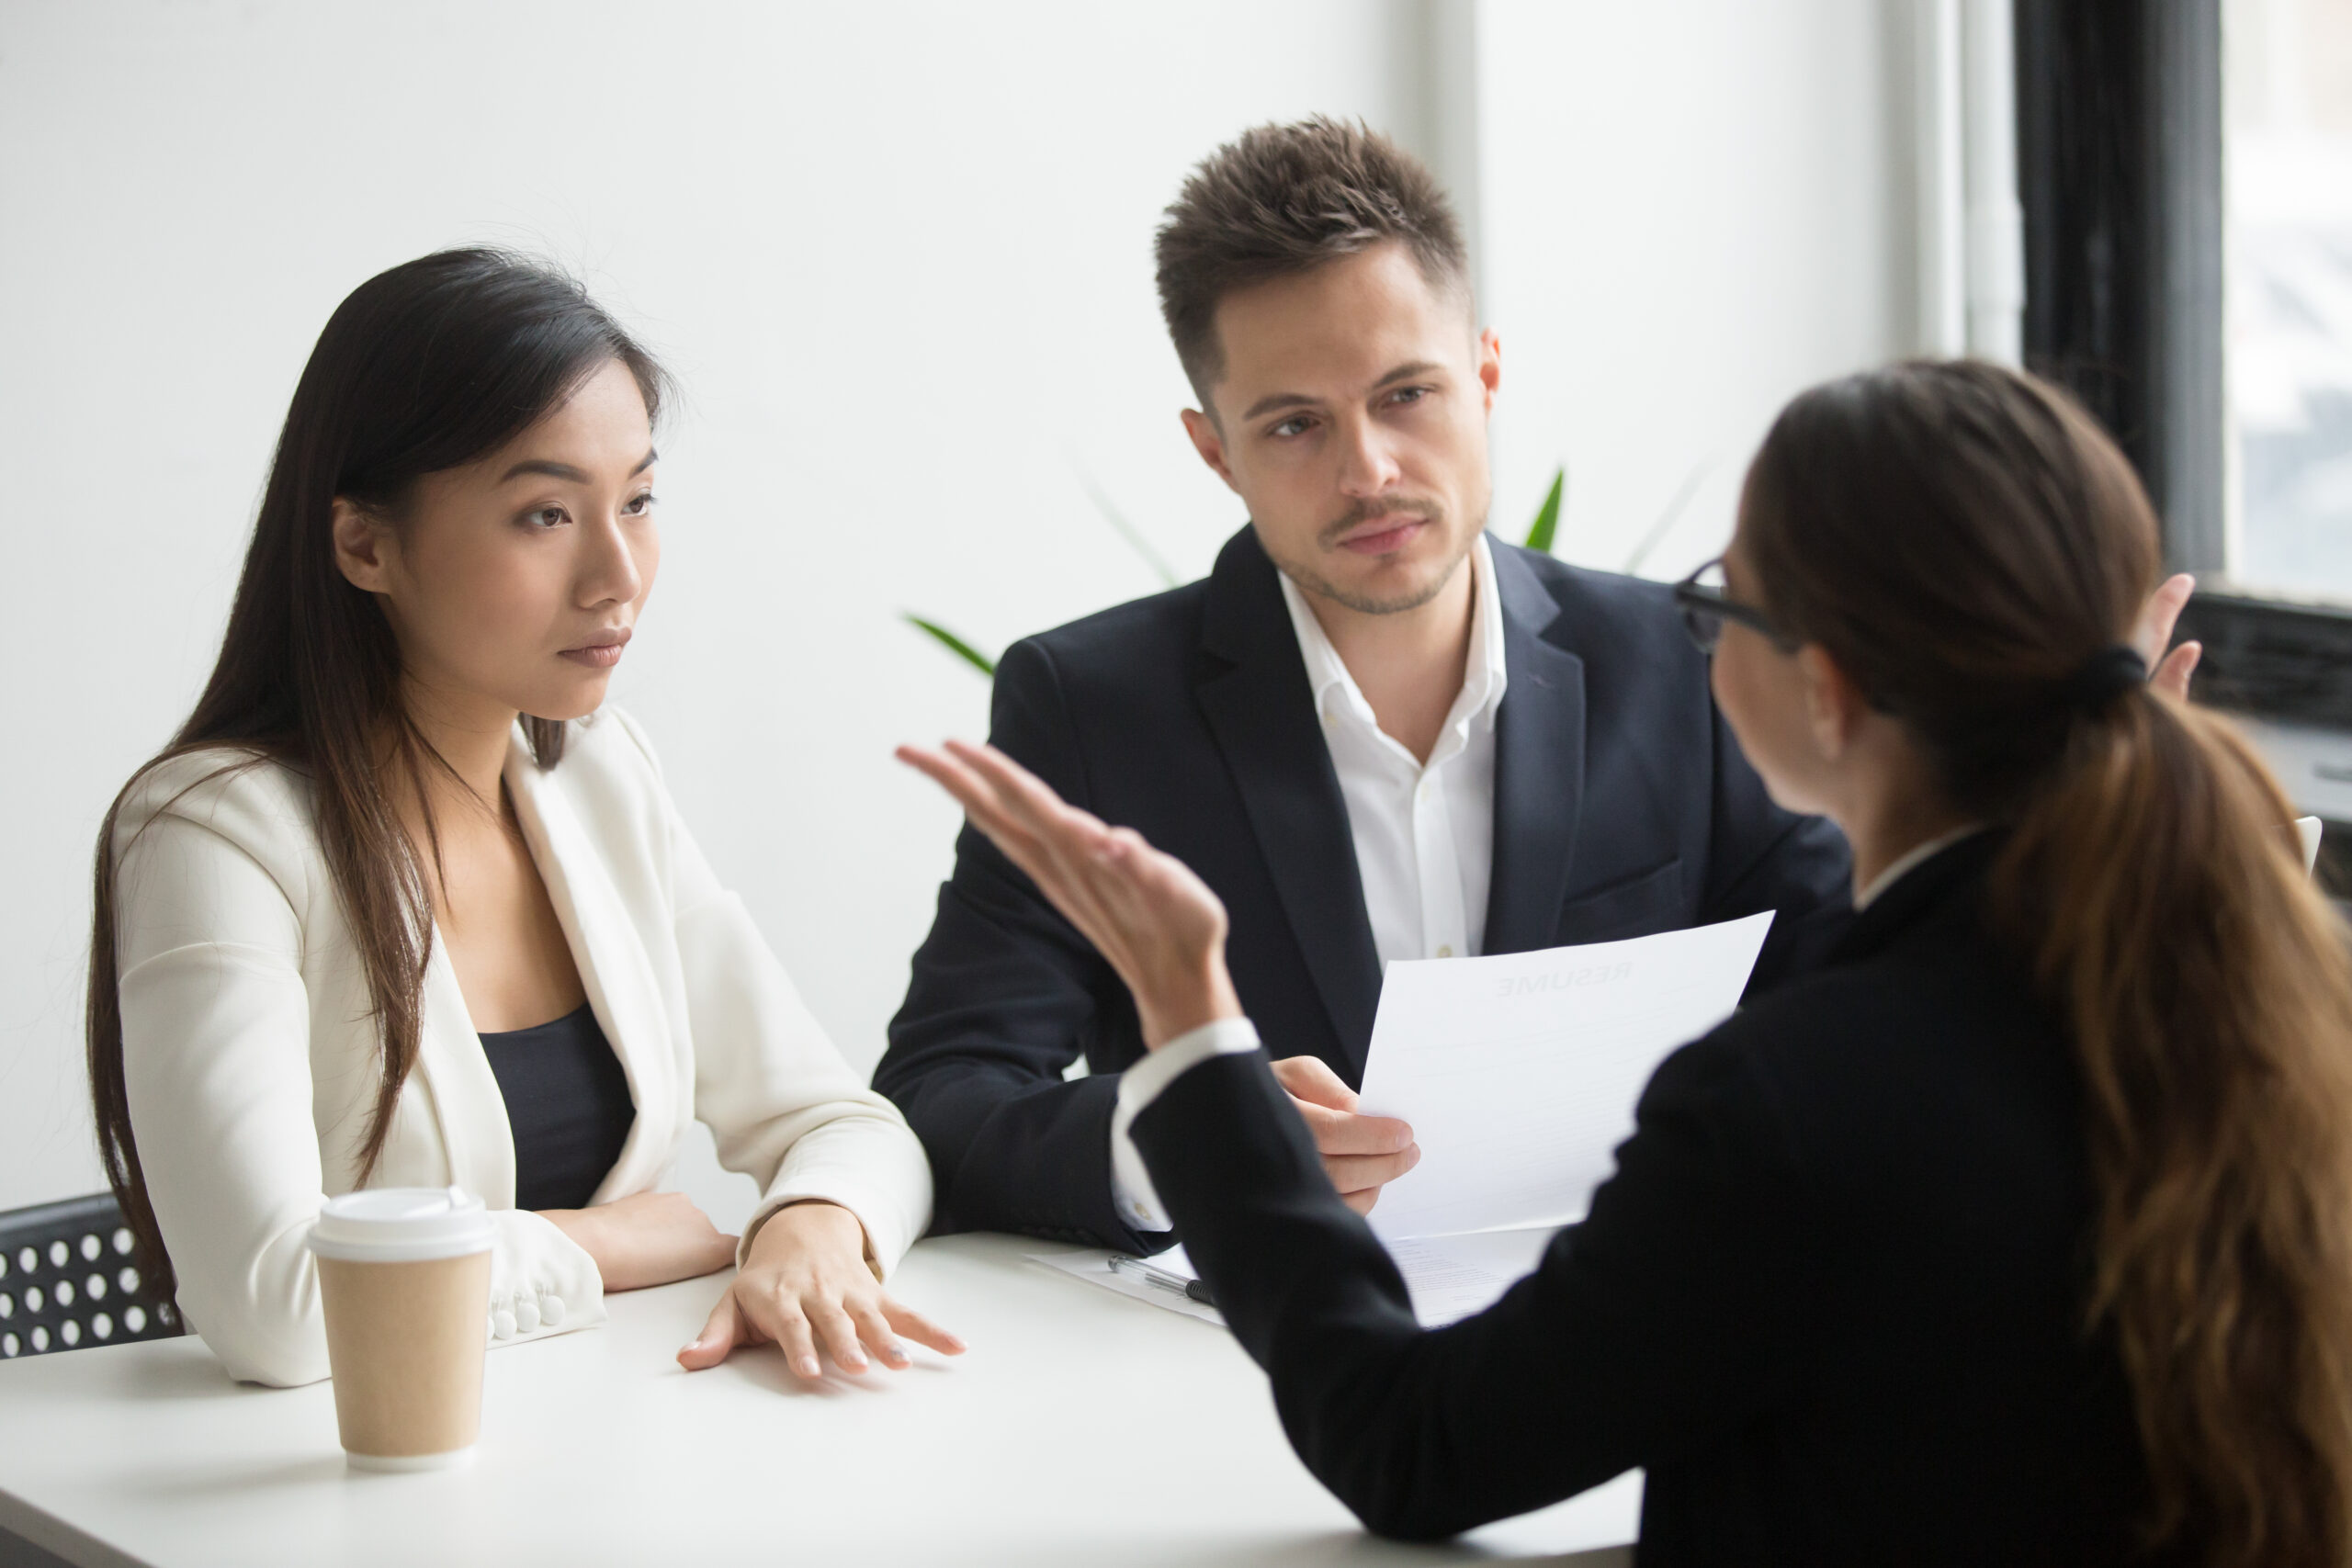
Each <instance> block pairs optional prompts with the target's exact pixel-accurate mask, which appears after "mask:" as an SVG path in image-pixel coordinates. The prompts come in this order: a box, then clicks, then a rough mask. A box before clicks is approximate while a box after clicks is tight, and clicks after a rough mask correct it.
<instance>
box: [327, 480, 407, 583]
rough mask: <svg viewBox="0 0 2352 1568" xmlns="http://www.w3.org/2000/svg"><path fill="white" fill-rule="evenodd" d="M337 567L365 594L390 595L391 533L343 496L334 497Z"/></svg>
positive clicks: (345, 577) (345, 579)
mask: <svg viewBox="0 0 2352 1568" xmlns="http://www.w3.org/2000/svg"><path fill="white" fill-rule="evenodd" d="M332 526H333V529H334V564H335V567H336V569H337V570H340V571H341V572H342V573H343V576H344V581H346V582H349V583H350V584H351V585H352V586H353V587H354V588H356V589H358V590H359V591H360V592H363V593H385V592H390V589H391V583H390V558H391V554H392V550H393V548H394V546H393V543H392V534H391V530H390V529H389V528H387V527H385V526H384V525H382V524H381V523H379V522H377V521H376V520H375V519H374V518H373V517H370V516H368V513H367V512H366V511H365V510H364V509H362V508H361V507H360V506H359V504H358V503H357V502H353V501H351V500H349V499H347V498H346V497H344V496H340V495H339V496H336V497H335V498H334V523H333V525H332Z"/></svg>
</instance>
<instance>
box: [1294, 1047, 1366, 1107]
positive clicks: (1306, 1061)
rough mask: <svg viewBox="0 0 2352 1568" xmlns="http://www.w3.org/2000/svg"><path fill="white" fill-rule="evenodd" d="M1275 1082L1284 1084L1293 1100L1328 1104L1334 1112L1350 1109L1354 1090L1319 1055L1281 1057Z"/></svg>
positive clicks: (1354, 1094) (1354, 1098)
mask: <svg viewBox="0 0 2352 1568" xmlns="http://www.w3.org/2000/svg"><path fill="white" fill-rule="evenodd" d="M1273 1066H1274V1081H1275V1082H1276V1083H1278V1084H1280V1085H1282V1086H1283V1089H1285V1090H1286V1091H1287V1092H1288V1093H1289V1095H1290V1097H1291V1098H1292V1099H1293V1100H1306V1102H1307V1103H1308V1104H1310V1105H1323V1106H1329V1108H1330V1109H1331V1110H1333V1111H1353V1110H1354V1109H1355V1108H1356V1091H1355V1090H1353V1089H1350V1088H1349V1087H1348V1086H1347V1084H1346V1083H1345V1082H1344V1081H1342V1080H1341V1078H1340V1075H1339V1074H1337V1073H1335V1072H1333V1071H1332V1070H1331V1069H1330V1067H1329V1065H1328V1064H1326V1063H1325V1062H1324V1060H1323V1058H1322V1057H1320V1056H1284V1057H1283V1059H1282V1060H1281V1061H1279V1062H1276V1063H1275V1064H1274V1065H1273Z"/></svg>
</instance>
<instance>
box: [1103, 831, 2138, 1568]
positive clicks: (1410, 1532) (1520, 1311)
mask: <svg viewBox="0 0 2352 1568" xmlns="http://www.w3.org/2000/svg"><path fill="white" fill-rule="evenodd" d="M1994 847H1995V845H1994V841H1993V840H1991V839H1990V838H1980V839H1977V840H1970V841H1967V842H1963V843H1962V844H1961V845H1959V846H1957V847H1955V848H1953V849H1951V850H1948V851H1945V852H1943V853H1942V854H1940V855H1939V856H1938V857H1936V858H1935V859H1933V860H1931V861H1929V862H1928V863H1926V864H1925V865H1923V866H1921V867H1919V868H1917V870H1915V871H1913V872H1912V873H1911V874H1909V875H1908V876H1906V877H1905V878H1904V879H1903V880H1902V881H1900V882H1899V883H1897V884H1896V885H1895V886H1894V887H1893V888H1892V889H1890V890H1889V891H1888V892H1887V893H1886V894H1885V895H1884V896H1883V898H1882V899H1881V900H1880V901H1878V902H1876V903H1874V904H1872V905H1871V908H1869V909H1868V910H1867V911H1866V912H1864V913H1863V914H1862V915H1861V917H1860V919H1858V920H1857V921H1856V923H1855V925H1854V927H1853V929H1852V931H1850V933H1849V935H1848V936H1847V938H1846V939H1845V941H1844V942H1842V944H1841V945H1840V948H1839V950H1838V953H1835V954H1834V955H1833V956H1832V959H1831V961H1830V963H1829V964H1827V965H1826V967H1824V968H1823V969H1821V970H1819V971H1817V972H1816V973H1815V974H1814V975H1812V976H1806V977H1804V978H1802V979H1799V980H1797V981H1794V982H1792V984H1790V985H1788V986H1786V987H1782V988H1781V990H1780V991H1778V992H1777V993H1775V994H1774V995H1773V996H1772V997H1770V998H1767V999H1765V1000H1763V1001H1759V1002H1757V1003H1755V1004H1753V1005H1752V1006H1750V1007H1749V1008H1747V1010H1745V1011H1744V1012H1742V1013H1740V1014H1739V1015H1738V1016H1736V1017H1735V1018H1734V1019H1733V1020H1731V1021H1729V1022H1727V1023H1725V1024H1724V1025H1723V1026H1722V1027H1721V1028H1719V1029H1717V1030H1715V1031H1714V1032H1713V1033H1711V1034H1709V1035H1707V1036H1706V1037H1705V1038H1703V1039H1702V1040H1700V1041H1698V1042H1697V1043H1693V1044H1691V1045H1688V1046H1685V1047H1683V1048H1682V1049H1681V1050H1680V1051H1679V1052H1677V1053H1676V1054H1675V1055H1672V1056H1671V1057H1669V1058H1668V1060H1667V1061H1666V1063H1665V1064H1664V1065H1663V1066H1660V1067H1659V1069H1658V1071H1657V1076H1656V1077H1654V1078H1652V1080H1651V1081H1650V1084H1649V1087H1648V1088H1647V1089H1646V1090H1645V1092H1644V1094H1643V1096H1642V1100H1641V1107H1640V1111H1639V1115H1638V1119H1637V1123H1636V1128H1635V1131H1634V1134H1633V1136H1632V1137H1631V1138H1629V1139H1628V1140H1627V1141H1626V1142H1625V1143H1624V1145H1623V1146H1621V1147H1620V1148H1619V1149H1618V1151H1617V1173H1616V1174H1615V1175H1614V1176H1613V1177H1612V1178H1611V1179H1610V1180H1609V1181H1608V1182H1607V1183H1605V1184H1604V1185H1603V1186H1602V1187H1601V1188H1600V1190H1599V1191H1598V1192H1597V1193H1596V1194H1595V1195H1594V1199H1593V1203H1592V1209H1591V1213H1590V1214H1589V1216H1588V1217H1587V1219H1586V1220H1585V1222H1584V1223H1583V1224H1581V1225H1579V1226H1577V1227H1575V1228H1573V1229H1571V1230H1568V1231H1565V1232H1563V1233H1562V1234H1561V1235H1559V1236H1558V1237H1557V1238H1555V1240H1554V1242H1553V1243H1552V1246H1551V1247H1550V1249H1549V1250H1548V1251H1547V1252H1546V1253H1545V1255H1544V1260H1543V1262H1542V1264H1541V1265H1540V1266H1539V1267H1538V1269H1537V1270H1536V1271H1535V1272H1534V1273H1533V1274H1532V1275H1530V1276H1529V1277H1528V1278H1526V1279H1524V1280H1521V1281H1520V1282H1519V1283H1518V1284H1517V1285H1515V1286H1513V1287H1512V1289H1511V1290H1510V1293H1509V1294H1507V1295H1506V1296H1504V1297H1503V1299H1502V1300H1501V1301H1500V1302H1499V1303H1497V1304H1496V1305H1495V1306H1494V1307H1493V1308H1491V1309H1490V1310H1488V1311H1487V1312H1486V1313H1485V1314H1481V1315H1479V1316H1477V1317H1475V1318H1470V1319H1467V1320H1464V1322H1462V1323H1459V1324H1455V1325H1451V1326H1449V1327H1446V1328H1443V1329H1440V1330H1437V1331H1435V1332H1433V1333H1424V1332H1422V1331H1421V1330H1419V1328H1417V1327H1416V1326H1415V1325H1414V1322H1413V1318H1412V1315H1411V1313H1410V1310H1409V1308H1408V1304H1407V1298H1406V1293H1405V1289H1404V1286H1403V1284H1402V1282H1401V1281H1400V1280H1398V1278H1397V1271H1396V1269H1395V1268H1394V1267H1393V1266H1392V1265H1391V1264H1390V1262H1389V1259H1388V1256H1387V1254H1386V1253H1385V1252H1384V1251H1383V1250H1382V1249H1381V1247H1380V1244H1379V1243H1378V1242H1377V1241H1376V1240H1375V1239H1374V1236H1373V1235H1372V1233H1371V1232H1370V1231H1369V1230H1368V1229H1367V1228H1366V1227H1365V1225H1364V1224H1363V1222H1362V1221H1360V1220H1358V1219H1357V1218H1356V1216H1355V1215H1354V1214H1352V1213H1350V1212H1349V1211H1348V1210H1347V1208H1346V1207H1345V1206H1343V1205H1342V1204H1341V1203H1340V1201H1339V1200H1338V1198H1337V1197H1336V1196H1334V1194H1333V1193H1332V1191H1331V1188H1330V1184H1329V1181H1327V1180H1326V1179H1324V1176H1323V1173H1322V1168H1321V1166H1320V1165H1319V1164H1318V1163H1317V1159H1316V1155H1315V1149H1314V1146H1313V1145H1312V1143H1311V1142H1310V1141H1309V1140H1308V1138H1307V1137H1306V1132H1305V1129H1304V1127H1303V1126H1302V1124H1301V1122H1300V1120H1299V1118H1298V1116H1297V1114H1296V1113H1295V1111H1292V1110H1291V1108H1290V1106H1289V1105H1288V1104H1287V1103H1286V1102H1285V1100H1284V1099H1283V1094H1282V1091H1281V1090H1280V1089H1279V1088H1278V1087H1277V1086H1276V1085H1275V1083H1274V1080H1273V1077H1272V1074H1271V1073H1269V1072H1268V1071H1267V1068H1266V1058H1265V1056H1264V1055H1261V1054H1257V1053H1252V1054H1250V1055H1234V1056H1222V1057H1218V1058H1216V1059H1214V1060H1212V1061H1210V1062H1207V1063H1204V1065H1202V1066H1198V1067H1195V1068H1193V1070H1192V1071H1190V1072H1188V1073H1186V1074H1184V1075H1183V1076H1182V1077H1179V1078H1177V1079H1176V1080H1175V1081H1174V1082H1173V1083H1172V1084H1170V1086H1169V1088H1168V1089H1167V1090H1166V1091H1165V1092H1164V1093H1163V1094H1162V1095H1161V1096H1160V1098H1159V1100H1155V1101H1154V1102H1153V1103H1152V1104H1151V1105H1149V1106H1148V1107H1146V1108H1145V1109H1144V1111H1142V1113H1141V1114H1140V1115H1138V1116H1137V1117H1136V1122H1135V1129H1134V1136H1135V1140H1136V1147H1137V1148H1138V1150H1139V1151H1140V1152H1141V1153H1142V1155H1143V1156H1144V1158H1145V1161H1146V1162H1147V1164H1148V1166H1149V1168H1150V1170H1151V1175H1152V1181H1153V1184H1154V1185H1155V1186H1156V1187H1157V1188H1158V1189H1159V1196H1160V1200H1161V1201H1162V1202H1164V1203H1165V1204H1167V1206H1168V1209H1169V1212H1170V1213H1171V1214H1172V1215H1173V1216H1174V1217H1175V1219H1176V1222H1177V1224H1179V1225H1180V1226H1181V1227H1182V1230H1183V1233H1184V1243H1185V1247H1186V1248H1187V1250H1188V1251H1189V1252H1190V1254H1191V1257H1192V1260H1193V1263H1194V1264H1195V1265H1196V1266H1197V1267H1198V1268H1199V1269H1200V1271H1201V1273H1202V1275H1203V1276H1204V1278H1205V1279H1206V1280H1207V1281H1208V1283H1209V1285H1210V1287H1211V1288H1212V1289H1213V1290H1214V1291H1215V1292H1216V1298H1217V1302H1218V1304H1219V1305H1220V1306H1221V1307H1222V1308H1223V1309H1224V1312H1225V1314H1226V1316H1227V1319H1228V1320H1229V1321H1230V1322H1231V1324H1232V1325H1233V1330H1234V1333H1235V1334H1236V1335H1238V1337H1239V1338H1240V1340H1241V1343H1242V1344H1243V1346H1245V1347H1246V1348H1248V1350H1249V1352H1250V1355H1251V1356H1252V1357H1254V1358H1256V1359H1257V1360H1258V1362H1259V1364H1260V1365H1261V1366H1263V1367H1264V1368H1265V1369H1266V1370H1267V1371H1268V1372H1269V1373H1271V1374H1272V1380H1273V1390H1274V1399H1275V1404H1276V1405H1277V1406H1278V1407H1279V1409H1280V1411H1281V1414H1282V1419H1283V1426H1284V1427H1286V1428H1287V1430H1288V1431H1289V1433H1290V1437H1291V1441H1292V1442H1293V1443H1294V1444H1295V1446H1296V1448H1297V1450H1298V1452H1299V1455H1300V1457H1301V1458H1302V1459H1304V1460H1305V1461H1306V1464H1307V1467H1308V1468H1309V1469H1311V1470H1312V1471H1314V1472H1315V1473H1316V1475H1317V1477H1319V1478H1320V1479H1321V1480H1322V1481H1323V1483H1325V1484H1326V1485H1328V1486H1329V1487H1330V1488H1331V1490H1332V1491H1333V1492H1334V1493H1336V1494H1337V1495H1339V1496H1340V1500H1341V1501H1343V1502H1345V1503H1346V1504H1347V1505H1348V1506H1350V1507H1351V1508H1352V1509H1354V1510H1355V1512H1356V1513H1357V1515H1358V1516H1359V1517H1362V1518H1363V1520H1364V1522H1365V1523H1366V1524H1368V1525H1370V1526H1371V1527H1372V1528H1373V1529H1376V1530H1380V1531H1383V1532H1385V1533H1388V1534H1394V1535H1400V1536H1408V1537H1416V1538H1421V1537H1438V1536H1444V1535H1449V1534H1451V1533H1453V1532H1454V1531H1457V1530H1461V1529H1466V1528H1468V1527H1470V1526H1472V1525H1476V1524H1479V1523H1482V1522H1484V1521H1486V1520H1488V1519H1492V1518H1497V1517H1502V1516H1505V1515H1510V1514H1517V1513H1521V1512H1523V1511H1525V1510H1527V1509H1531V1508H1535V1507H1539V1506H1543V1505H1544V1504H1547V1503H1551V1502H1555V1501H1556V1500H1558V1499H1560V1498H1562V1497H1566V1496H1569V1495H1572V1494H1575V1493H1577V1492H1580V1491H1582V1490H1584V1489H1585V1488H1587V1487H1589V1486H1592V1485H1595V1484H1597V1483H1600V1482H1602V1481H1606V1480H1608V1479H1609V1478H1610V1477H1611V1476H1613V1475H1616V1474H1618V1473H1619V1472H1623V1471H1624V1470H1627V1469H1630V1468H1632V1467H1634V1466H1636V1465H1640V1466H1645V1467H1647V1469H1648V1472H1649V1478H1648V1490H1647V1494H1646V1495H1645V1499H1644V1505H1643V1514H1642V1544H1641V1553H1640V1560H1641V1562H1644V1563H1645V1564H1662V1563H1663V1564H1677V1565H1680V1564H1692V1563H1724V1564H1734V1563H1736V1564H1741V1565H1743V1568H1747V1565H1754V1564H1762V1563H1783V1562H1785V1563H1803V1564H1808V1565H1815V1564H1834V1563H1854V1564H1871V1565H1873V1568H1883V1565H1885V1564H1891V1563H1903V1564H1917V1563H1941V1562H1950V1563H1969V1564H1988V1563H2001V1564H2004V1565H2016V1564H2037V1563H2067V1564H2085V1563H2105V1562H2123V1561H2126V1560H2128V1559H2129V1551H2128V1548H2129V1545H2130V1541H2131V1521H2132V1520H2133V1519H2134V1518H2135V1517H2137V1516H2138V1515H2139V1514H2140V1512H2141V1510H2142V1508H2143V1503H2144V1500H2145V1497H2146V1486H2147V1482H2146V1475H2145V1471H2144V1467H2143V1461H2142V1458H2141V1450H2140V1448H2139V1443H2138V1439H2137V1437H2136V1434H2135V1429H2134V1427H2133V1424H2132V1415H2131V1404H2130V1400H2129V1396H2128V1393H2127V1391H2126V1385H2125V1382H2124V1379H2123V1374H2122V1369H2121V1363H2120V1359H2119V1358H2118V1356H2117V1354H2116V1352H2115V1350H2114V1348H2113V1346H2112V1344H2111V1343H2110V1342H2109V1340H2108V1339H2107V1338H2106V1337H2103V1336H2092V1335H2090V1334H2088V1333H2087V1332H2086V1329H2085V1326H2084V1315H2085V1303H2086V1300H2087V1292H2088V1289H2089V1259H2088V1245H2089V1237H2090V1227H2091V1224H2092V1215H2093V1207H2092V1200H2091V1193H2090V1190H2089V1185H2088V1174H2087V1170H2086V1154H2085V1143H2084V1135H2083V1131H2082V1125H2081V1123H2082V1111H2081V1107H2080V1103H2079V1102H2080V1088H2079V1084H2078V1082H2077V1077H2076V1074H2075V1066H2074V1061H2073V1056H2072V1053H2071V1050H2070V1048H2069V1044H2068V1041H2067V1038H2066V1035H2065V1033H2064V1031H2063V1030H2062V1029H2061V1028H2060V1027H2059V1025H2058V1024H2057V1022H2056V1021H2054V1019H2053V1018H2052V1015H2051V1014H2050V1013H2049V1012H2048V1011H2046V1010H2044V1009H2043V1008H2042V1007H2041V1006H2040V1005H2038V1004H2037V1003H2036V1001H2035V1000H2034V999H2033V998H2032V995H2031V993H2030V987H2029V984H2028V979H2027V976H2026V974H2025V972H2024V971H2023V969H2022V968H2021V967H2020V966H2019V965H2018V964H2013V963H2012V962H2010V961H2009V959H2008V958H2007V956H2005V955H2004V954H2003V953H2000V952H1999V951H1997V950H1996V947H1995V946H1994V945H1993V944H1992V943H1991V942H1989V941H1988V940H1987V939H1986V938H1985V935H1984V934H1983V932H1982V931H1981V929H1980V926H1979V922H1978V919H1977V909H1978V904H1979V894H1980V890H1981V886H1982V883H1983V873H1984V868H1985V863H1986V862H1987V860H1988V859H1989V857H1990V855H1991V853H1992V852H1993V850H1994ZM1267 1043H1268V1046H1269V1047H1270V1048H1271V1049H1272V1050H1274V1051H1276V1052H1280V1051H1282V1050H1283V1049H1285V1048H1286V1046H1285V1043H1284V1042H1283V1041H1282V1040H1281V1039H1280V1037H1279V1036H1274V1037H1271V1038H1269V1039H1268V1041H1267Z"/></svg>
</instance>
